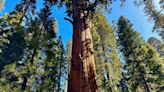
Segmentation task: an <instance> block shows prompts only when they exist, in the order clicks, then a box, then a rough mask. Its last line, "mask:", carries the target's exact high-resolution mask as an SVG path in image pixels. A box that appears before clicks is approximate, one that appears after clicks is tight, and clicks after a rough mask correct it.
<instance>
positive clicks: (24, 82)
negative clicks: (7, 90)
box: [22, 77, 28, 90]
mask: <svg viewBox="0 0 164 92" xmlns="http://www.w3.org/2000/svg"><path fill="white" fill-rule="evenodd" d="M27 80H28V79H27V78H26V77H23V83H22V90H25V89H26V84H27Z"/></svg>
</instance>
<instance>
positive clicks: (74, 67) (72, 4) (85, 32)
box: [48, 0, 110, 92]
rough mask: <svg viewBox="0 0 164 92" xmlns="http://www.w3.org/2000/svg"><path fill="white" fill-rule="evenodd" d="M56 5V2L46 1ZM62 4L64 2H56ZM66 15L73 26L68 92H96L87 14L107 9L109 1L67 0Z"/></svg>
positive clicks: (62, 0)
mask: <svg viewBox="0 0 164 92" xmlns="http://www.w3.org/2000/svg"><path fill="white" fill-rule="evenodd" d="M48 1H50V2H51V3H54V4H56V3H57V1H53V0H48ZM58 2H59V4H62V2H64V0H61V1H58ZM65 3H66V7H67V14H68V16H69V17H70V18H72V20H70V19H67V18H65V19H66V20H69V21H70V22H71V23H72V25H73V44H72V60H71V69H70V74H69V81H68V92H96V91H97V85H96V79H95V76H96V75H95V62H94V55H93V43H92V35H91V32H90V31H91V30H90V20H89V16H88V15H89V14H90V13H94V12H95V11H96V10H97V9H98V8H100V7H104V8H107V7H108V4H109V3H110V0H109V1H108V0H95V1H92V0H78V1H77V0H68V1H65Z"/></svg>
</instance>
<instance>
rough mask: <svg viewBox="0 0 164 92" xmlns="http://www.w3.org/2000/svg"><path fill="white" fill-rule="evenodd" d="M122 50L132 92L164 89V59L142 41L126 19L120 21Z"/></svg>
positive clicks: (119, 31) (121, 18)
mask: <svg viewBox="0 0 164 92" xmlns="http://www.w3.org/2000/svg"><path fill="white" fill-rule="evenodd" d="M118 37H119V45H120V49H121V51H122V53H123V55H124V57H125V61H126V63H125V65H124V73H125V75H126V83H127V84H129V86H130V90H131V91H132V92H135V91H137V92H138V91H139V92H142V91H145V92H152V91H155V92H157V91H160V90H161V88H163V82H164V79H163V78H164V75H163V74H164V72H163V59H162V58H161V57H160V55H159V54H158V53H157V51H156V50H155V49H154V48H153V47H151V46H150V45H148V44H147V43H146V42H144V41H142V39H141V37H140V36H139V34H138V33H137V32H135V31H134V30H133V28H132V24H131V23H130V22H129V20H127V19H126V18H125V17H120V19H119V21H118Z"/></svg>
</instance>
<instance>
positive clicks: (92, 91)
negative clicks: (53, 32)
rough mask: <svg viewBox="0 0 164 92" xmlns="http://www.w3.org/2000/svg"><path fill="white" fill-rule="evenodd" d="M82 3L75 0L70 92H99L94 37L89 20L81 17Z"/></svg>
mask: <svg viewBox="0 0 164 92" xmlns="http://www.w3.org/2000/svg"><path fill="white" fill-rule="evenodd" d="M80 1H81V0H78V1H77V0H73V44H72V60H71V71H70V75H69V83H68V92H97V84H96V77H95V75H96V72H95V61H94V55H93V43H92V35H91V30H90V27H89V22H87V21H88V19H89V18H88V16H86V17H84V16H81V15H84V13H83V12H81V10H80V7H81V6H80V5H79V4H80V3H79V2H80ZM81 2H83V1H81ZM86 18H87V19H86Z"/></svg>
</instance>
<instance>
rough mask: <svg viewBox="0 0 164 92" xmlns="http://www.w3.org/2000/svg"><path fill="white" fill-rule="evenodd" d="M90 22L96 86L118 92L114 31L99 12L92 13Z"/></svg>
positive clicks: (117, 60)
mask: <svg viewBox="0 0 164 92" xmlns="http://www.w3.org/2000/svg"><path fill="white" fill-rule="evenodd" d="M97 21H101V22H97ZM91 23H92V26H91V30H92V31H91V33H92V35H93V46H94V55H95V61H96V67H97V69H96V71H97V84H98V88H99V90H101V92H109V91H110V92H119V87H118V85H119V81H120V77H121V62H120V60H119V58H118V53H117V43H116V40H115V35H114V32H113V31H112V29H111V27H110V25H109V24H108V22H107V19H106V18H105V16H103V15H102V14H101V13H96V14H93V15H92V16H91Z"/></svg>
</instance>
